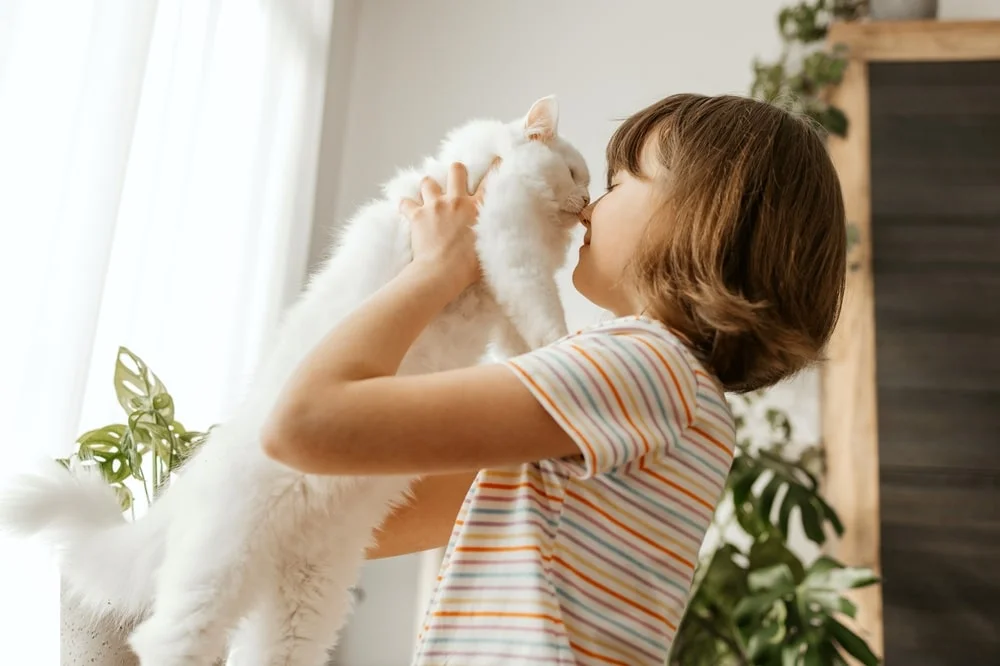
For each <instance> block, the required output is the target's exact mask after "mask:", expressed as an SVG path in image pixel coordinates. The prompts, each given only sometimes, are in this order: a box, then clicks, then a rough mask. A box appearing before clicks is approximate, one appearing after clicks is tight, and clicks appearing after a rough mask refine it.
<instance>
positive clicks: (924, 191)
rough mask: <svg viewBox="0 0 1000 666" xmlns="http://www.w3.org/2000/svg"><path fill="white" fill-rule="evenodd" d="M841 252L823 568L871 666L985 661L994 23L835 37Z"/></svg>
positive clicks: (992, 412)
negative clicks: (862, 635) (878, 663)
mask: <svg viewBox="0 0 1000 666" xmlns="http://www.w3.org/2000/svg"><path fill="white" fill-rule="evenodd" d="M830 38H831V41H832V42H834V43H843V44H846V45H847V46H848V47H849V49H850V57H851V62H850V65H849V68H848V71H847V74H846V76H845V80H844V82H843V84H842V85H841V86H840V87H839V88H838V89H837V91H836V93H835V97H836V102H837V104H838V105H840V106H841V107H842V108H843V109H844V110H845V111H846V113H847V114H848V117H849V120H850V123H851V125H850V129H849V135H848V137H847V138H846V139H831V144H830V150H831V154H832V155H833V157H834V161H835V163H836V165H837V169H838V172H839V173H840V176H841V182H842V183H843V186H844V196H845V200H846V203H847V210H848V216H849V219H850V221H851V222H853V223H854V224H856V225H857V227H858V229H859V231H860V239H861V241H860V243H859V244H858V245H857V246H855V247H854V248H853V249H852V257H851V263H852V264H853V265H854V266H855V270H853V271H852V272H851V273H850V275H849V278H848V282H849V284H848V293H847V298H846V301H845V305H844V312H843V315H842V318H841V321H840V324H839V325H838V329H837V332H836V334H835V336H834V339H833V341H832V342H831V346H830V350H829V353H828V356H829V361H828V362H827V364H826V365H825V366H824V371H823V384H822V387H823V397H822V402H823V412H822V414H823V433H824V434H823V436H824V443H825V445H826V449H827V456H828V463H829V464H828V475H827V479H826V487H827V493H828V494H829V496H830V499H831V502H832V503H833V504H834V506H835V507H836V508H837V509H838V510H839V511H840V512H841V514H842V517H843V519H844V523H845V527H846V530H847V531H846V534H845V538H844V539H843V540H842V542H841V543H840V544H838V547H837V550H836V552H835V555H837V556H838V557H839V558H840V559H842V560H843V561H845V562H847V563H850V564H857V565H865V566H871V567H874V568H876V569H877V570H879V571H880V573H881V575H882V576H883V585H882V586H881V588H880V589H872V590H869V591H865V592H864V593H863V594H860V595H859V601H860V602H861V607H862V612H861V615H860V618H859V624H860V626H861V629H862V630H864V631H865V632H866V633H867V635H868V637H869V638H870V639H871V640H873V642H874V643H875V645H876V646H878V647H879V648H880V649H879V651H880V652H882V653H883V654H884V655H885V658H886V663H887V664H888V666H944V665H946V664H947V665H948V666H951V665H959V664H961V665H963V666H964V665H966V664H968V665H970V666H978V665H980V664H983V665H985V664H1000V610H998V599H1000V22H971V23H959V22H954V23H948V22H926V23H923V22H918V23H889V22H885V23H875V22H873V23H866V24H855V25H849V24H845V25H838V26H836V27H835V29H834V30H832V31H831V37H830Z"/></svg>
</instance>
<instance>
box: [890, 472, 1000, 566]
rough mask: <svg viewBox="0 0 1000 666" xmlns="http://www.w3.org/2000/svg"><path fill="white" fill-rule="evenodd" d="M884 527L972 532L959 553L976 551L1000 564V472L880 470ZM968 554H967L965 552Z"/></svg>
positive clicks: (959, 543) (957, 543)
mask: <svg viewBox="0 0 1000 666" xmlns="http://www.w3.org/2000/svg"><path fill="white" fill-rule="evenodd" d="M880 468H881V469H880V477H881V486H882V496H881V504H882V524H883V525H897V526H911V527H914V528H929V529H940V528H943V527H947V528H951V529H956V528H963V527H967V528H971V530H970V531H969V533H967V534H965V535H963V536H962V537H961V538H959V535H958V533H957V532H953V533H952V535H953V536H954V541H953V542H952V544H953V545H954V546H955V549H956V550H955V552H956V553H958V552H960V551H962V549H964V548H968V547H969V546H973V547H975V548H976V549H978V550H977V551H976V552H980V554H982V555H984V556H985V555H987V554H992V556H993V557H994V559H995V561H997V562H1000V523H998V522H996V517H997V510H998V508H1000V469H990V468H989V467H985V468H977V467H967V468H952V469H929V468H928V467H927V466H917V465H914V466H909V465H880ZM963 552H964V551H963Z"/></svg>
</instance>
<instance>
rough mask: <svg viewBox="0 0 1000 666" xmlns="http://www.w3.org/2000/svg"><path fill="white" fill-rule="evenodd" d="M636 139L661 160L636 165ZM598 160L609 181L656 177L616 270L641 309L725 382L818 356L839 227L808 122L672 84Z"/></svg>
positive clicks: (831, 181) (838, 281) (761, 381)
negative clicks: (623, 263) (654, 192)
mask: <svg viewBox="0 0 1000 666" xmlns="http://www.w3.org/2000/svg"><path fill="white" fill-rule="evenodd" d="M644 149H655V150H656V151H657V153H656V154H655V157H657V158H658V161H659V162H660V163H661V164H662V165H663V166H664V167H666V169H657V171H658V172H659V173H657V174H649V173H643V169H642V164H643V162H642V160H643V151H644ZM607 162H608V180H609V183H610V180H611V178H612V176H613V175H614V174H616V173H618V172H619V171H621V170H626V171H627V172H629V173H630V174H632V175H634V176H636V177H639V178H645V179H651V178H657V179H659V178H666V179H669V186H668V187H665V188H664V191H665V192H667V195H666V197H665V199H664V200H663V201H662V202H660V205H659V207H658V212H657V213H656V215H655V217H654V219H653V220H651V221H650V224H648V225H647V227H646V238H645V240H644V242H643V243H642V244H641V245H640V247H639V249H638V252H637V256H636V257H635V258H634V260H633V262H632V264H631V266H630V271H629V275H628V277H629V278H631V280H630V281H631V286H633V287H634V289H635V291H636V293H637V295H638V296H639V297H640V299H641V301H640V302H641V303H642V304H643V305H644V306H645V308H646V309H645V313H646V314H648V315H650V316H652V317H655V318H656V319H659V320H660V321H662V322H663V323H664V324H665V325H667V326H668V327H670V328H671V329H673V330H675V331H677V332H678V333H680V334H681V335H683V336H685V337H687V338H688V340H689V342H690V343H691V344H692V346H693V347H694V348H695V351H696V352H698V353H699V354H700V355H701V356H702V358H703V359H704V360H705V361H706V363H707V365H708V366H709V368H710V369H711V370H712V371H713V372H714V373H715V375H716V376H717V377H718V378H719V380H720V381H721V382H722V384H723V385H724V386H725V388H726V389H727V390H731V391H741V392H742V391H750V390H755V389H758V388H763V387H765V386H769V385H771V384H774V383H776V382H778V381H780V380H781V379H784V378H785V377H788V376H789V375H791V374H793V373H795V372H796V371H798V370H799V369H801V368H803V367H804V366H806V365H808V364H809V363H812V362H814V361H816V360H818V359H819V357H820V354H821V352H822V349H823V347H824V346H825V344H826V342H827V340H828V339H829V337H830V335H831V333H832V332H833V328H834V325H835V324H836V322H837V317H838V316H839V313H840V306H841V302H842V300H843V292H844V280H845V271H846V251H847V250H846V247H847V238H846V235H847V230H846V219H845V216H844V202H843V197H842V195H841V191H840V182H839V180H838V178H837V174H836V172H835V171H834V167H833V164H832V163H831V161H830V158H829V156H828V155H827V153H826V147H825V145H824V143H823V139H822V138H821V136H820V135H819V133H818V132H817V130H816V129H814V127H813V126H812V125H810V124H809V123H808V122H807V121H806V120H805V119H802V118H799V117H796V116H794V115H792V114H790V113H788V112H786V111H783V110H781V109H779V108H777V107H774V106H772V105H770V104H766V103H764V102H758V101H755V100H752V99H748V98H743V97H734V96H720V97H705V96H702V95H674V96H672V97H668V98H666V99H664V100H661V101H659V102H657V103H655V104H653V105H651V106H649V107H647V108H645V109H643V110H641V111H639V112H638V113H636V114H635V115H633V116H632V117H630V118H628V119H627V120H626V121H625V122H624V123H623V124H622V125H621V127H619V128H618V130H617V131H616V132H615V134H614V136H613V137H612V138H611V142H610V143H609V144H608V149H607ZM667 170H669V172H667Z"/></svg>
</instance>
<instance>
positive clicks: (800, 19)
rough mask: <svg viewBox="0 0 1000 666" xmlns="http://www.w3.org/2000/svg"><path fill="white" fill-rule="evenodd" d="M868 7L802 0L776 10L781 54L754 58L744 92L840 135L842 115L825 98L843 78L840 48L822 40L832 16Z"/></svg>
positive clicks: (863, 2) (853, 1)
mask: <svg viewBox="0 0 1000 666" xmlns="http://www.w3.org/2000/svg"><path fill="white" fill-rule="evenodd" d="M867 13H868V2H867V0H811V1H809V0H807V1H804V2H799V3H797V4H794V5H789V6H787V7H785V8H783V9H782V10H781V11H780V12H778V33H779V34H780V35H781V42H782V49H781V55H780V56H779V57H778V59H777V60H775V61H773V62H762V61H760V60H754V63H753V72H754V78H753V83H752V84H751V86H750V94H751V95H752V96H753V97H756V98H757V99H762V100H765V101H768V102H771V103H773V104H778V105H780V106H782V107H784V108H788V109H789V110H792V111H795V112H797V113H801V114H802V115H805V116H808V117H809V118H812V119H813V120H814V121H816V123H817V124H818V125H820V126H821V127H823V128H824V129H825V130H826V131H827V132H829V133H830V134H834V135H836V136H846V135H847V128H848V124H849V121H848V118H847V116H846V115H845V114H844V112H843V110H842V109H840V108H838V107H836V106H835V105H833V104H831V103H830V101H829V91H830V88H831V86H836V85H837V84H839V83H840V82H841V81H842V80H843V78H844V71H845V70H846V69H847V57H846V51H845V49H844V47H842V46H833V47H827V46H826V38H827V34H828V33H829V30H830V25H831V24H832V23H833V22H834V21H856V20H858V19H860V18H863V17H864V16H866V15H867Z"/></svg>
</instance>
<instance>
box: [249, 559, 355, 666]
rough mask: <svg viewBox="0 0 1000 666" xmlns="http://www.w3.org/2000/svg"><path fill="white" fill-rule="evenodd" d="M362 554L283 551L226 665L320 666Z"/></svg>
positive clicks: (348, 603)
mask: <svg viewBox="0 0 1000 666" xmlns="http://www.w3.org/2000/svg"><path fill="white" fill-rule="evenodd" d="M338 550H339V549H338ZM362 553H363V550H360V549H358V553H357V555H356V556H354V557H351V556H350V555H349V554H348V553H344V552H332V551H328V552H326V553H320V552H318V551H315V550H314V552H312V553H309V554H306V556H302V553H299V552H296V553H295V555H291V554H289V555H288V556H287V557H286V558H285V561H284V562H283V563H282V565H281V566H280V567H279V571H278V573H277V576H276V577H275V578H274V579H273V580H272V581H271V583H270V584H269V586H268V590H267V591H266V592H265V594H264V595H263V596H262V597H261V598H260V599H259V603H258V604H257V606H256V608H255V609H254V611H253V612H252V614H251V615H250V616H249V617H248V618H247V621H246V622H245V623H244V624H243V625H242V626H241V627H240V630H239V632H238V633H237V635H236V637H235V639H234V641H233V648H232V653H231V656H230V663H231V666H324V664H326V663H327V662H328V661H329V659H330V657H329V651H330V649H331V648H332V647H333V646H334V645H335V643H336V640H337V634H338V632H339V631H340V629H341V627H342V626H343V624H344V623H345V621H346V619H347V616H348V613H350V610H351V606H352V598H353V595H352V593H351V591H350V587H351V586H352V585H353V584H354V579H355V578H356V574H357V571H358V569H359V568H360V567H361V563H362V561H363V557H362ZM347 560H350V561H347Z"/></svg>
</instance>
